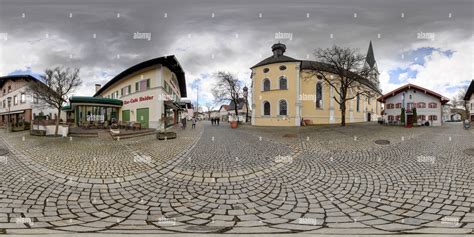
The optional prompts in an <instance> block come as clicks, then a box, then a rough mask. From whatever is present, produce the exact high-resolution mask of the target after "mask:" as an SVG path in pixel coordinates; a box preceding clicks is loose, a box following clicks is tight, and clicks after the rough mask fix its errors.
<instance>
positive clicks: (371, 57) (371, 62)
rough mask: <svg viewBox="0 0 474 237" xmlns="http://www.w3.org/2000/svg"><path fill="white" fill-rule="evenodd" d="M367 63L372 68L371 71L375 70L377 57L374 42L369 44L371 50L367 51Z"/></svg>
mask: <svg viewBox="0 0 474 237" xmlns="http://www.w3.org/2000/svg"><path fill="white" fill-rule="evenodd" d="M365 62H366V63H367V64H368V65H369V66H370V69H373V68H374V66H375V63H376V62H375V56H374V49H373V48H372V40H371V41H370V43H369V50H367V56H366V57H365Z"/></svg>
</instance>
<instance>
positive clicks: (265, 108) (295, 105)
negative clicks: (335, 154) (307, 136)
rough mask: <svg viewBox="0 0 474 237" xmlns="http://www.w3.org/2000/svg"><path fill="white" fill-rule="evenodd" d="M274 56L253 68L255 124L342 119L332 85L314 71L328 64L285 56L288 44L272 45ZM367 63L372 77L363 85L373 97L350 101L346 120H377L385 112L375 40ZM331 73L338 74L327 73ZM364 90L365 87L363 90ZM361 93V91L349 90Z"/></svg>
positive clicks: (282, 124) (253, 119)
mask: <svg viewBox="0 0 474 237" xmlns="http://www.w3.org/2000/svg"><path fill="white" fill-rule="evenodd" d="M272 51H273V55H272V56H270V57H268V58H266V59H264V60H262V61H261V62H259V63H257V64H256V65H255V66H253V67H252V68H251V70H252V75H251V78H252V125H255V126H301V124H302V121H304V122H305V123H306V124H335V123H340V122H341V110H340V106H339V104H338V103H337V102H336V101H335V99H334V97H335V96H336V92H335V90H334V89H333V87H332V86H330V85H329V84H328V83H327V82H325V81H324V80H323V79H322V78H320V77H319V78H318V76H317V74H316V73H314V70H315V67H319V66H324V64H322V63H320V62H316V61H309V60H298V59H294V58H292V57H288V56H286V55H284V53H285V51H286V46H285V45H284V44H282V43H277V44H274V45H273V46H272ZM365 66H367V67H369V69H370V74H369V75H370V76H369V77H368V78H362V79H363V80H361V81H360V82H358V84H360V87H354V90H356V89H355V88H364V89H365V91H367V89H368V90H369V91H371V92H373V93H372V94H373V96H365V95H358V96H354V97H355V98H354V99H352V100H349V101H346V123H357V122H368V121H375V120H377V119H378V117H379V116H380V114H381V104H380V102H378V101H377V98H378V97H379V96H381V95H382V94H381V91H380V89H379V80H378V75H379V73H378V70H377V64H376V61H375V57H374V52H373V48H372V43H370V44H369V50H368V52H367V57H366V62H365ZM327 76H334V77H336V76H337V75H335V74H334V75H333V74H331V72H327ZM361 90H362V89H361ZM350 95H352V96H353V95H357V91H349V92H348V97H352V96H350Z"/></svg>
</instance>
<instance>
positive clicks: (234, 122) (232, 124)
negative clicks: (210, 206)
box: [230, 121, 238, 128]
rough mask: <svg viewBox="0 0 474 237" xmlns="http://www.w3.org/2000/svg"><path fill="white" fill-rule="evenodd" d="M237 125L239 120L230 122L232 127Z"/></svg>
mask: <svg viewBox="0 0 474 237" xmlns="http://www.w3.org/2000/svg"><path fill="white" fill-rule="evenodd" d="M237 125H238V123H237V121H232V122H230V127H231V128H237Z"/></svg>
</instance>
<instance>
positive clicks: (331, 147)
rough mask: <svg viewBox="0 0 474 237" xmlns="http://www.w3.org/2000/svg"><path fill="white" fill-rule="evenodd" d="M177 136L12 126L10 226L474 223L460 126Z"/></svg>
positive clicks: (417, 227) (1, 205)
mask: <svg viewBox="0 0 474 237" xmlns="http://www.w3.org/2000/svg"><path fill="white" fill-rule="evenodd" d="M177 133H178V138H177V139H175V140H166V141H159V140H157V139H156V138H155V137H154V136H151V135H150V136H145V137H138V138H131V139H126V140H125V139H124V140H120V141H114V140H112V139H104V138H77V137H74V138H69V137H68V138H53V137H35V136H30V135H29V134H28V133H26V132H16V133H6V132H5V131H4V130H2V131H0V135H1V139H0V149H4V150H7V151H8V153H7V154H5V155H2V159H1V160H0V166H1V172H0V174H1V187H0V230H1V231H6V233H7V234H39V235H46V234H67V233H75V232H95V233H111V234H112V233H116V234H118V233H129V234H132V233H133V234H140V233H143V234H145V233H152V234H174V233H227V234H258V233H267V234H274V233H283V234H284V233H286V234H291V233H304V234H309V235H317V234H360V235H365V234H400V233H404V234H407V233H410V234H417V233H426V234H449V235H452V234H472V233H473V229H474V208H473V202H474V195H473V189H474V185H473V184H474V164H473V159H474V157H473V156H472V155H469V152H466V150H467V149H472V148H474V130H472V129H471V130H464V129H462V127H461V125H460V124H446V125H444V126H442V127H416V128H410V129H407V128H402V127H390V126H382V125H378V124H375V123H374V124H369V123H363V124H352V125H348V126H347V127H345V128H341V127H339V126H314V127H299V128H296V127H295V128H271V127H251V126H240V127H239V128H237V129H231V128H230V127H229V125H228V124H226V123H222V124H221V125H220V126H211V125H210V123H209V122H200V123H199V124H198V126H197V128H196V129H191V128H187V129H186V130H177ZM380 140H385V141H384V142H377V143H379V144H377V143H376V141H380ZM387 141H388V142H387ZM387 143H388V144H387ZM1 231H0V233H1Z"/></svg>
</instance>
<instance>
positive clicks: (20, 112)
mask: <svg viewBox="0 0 474 237" xmlns="http://www.w3.org/2000/svg"><path fill="white" fill-rule="evenodd" d="M24 112H25V111H24V110H16V111H10V112H4V113H0V115H7V114H22V113H24Z"/></svg>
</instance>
